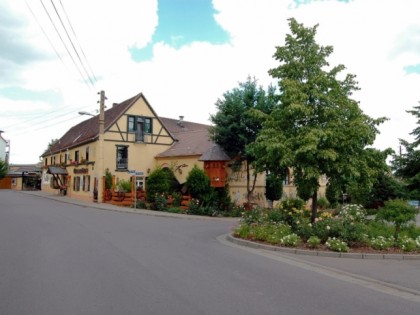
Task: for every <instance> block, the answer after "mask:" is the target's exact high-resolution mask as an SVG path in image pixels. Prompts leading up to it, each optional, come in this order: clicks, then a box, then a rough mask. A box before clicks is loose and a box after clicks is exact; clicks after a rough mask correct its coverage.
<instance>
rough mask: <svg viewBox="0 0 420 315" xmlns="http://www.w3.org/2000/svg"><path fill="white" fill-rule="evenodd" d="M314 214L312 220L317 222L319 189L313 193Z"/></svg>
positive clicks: (312, 208) (312, 209)
mask: <svg viewBox="0 0 420 315" xmlns="http://www.w3.org/2000/svg"><path fill="white" fill-rule="evenodd" d="M311 211H312V216H311V222H312V223H315V220H316V218H317V215H318V189H315V191H314V194H313V195H312V207H311Z"/></svg>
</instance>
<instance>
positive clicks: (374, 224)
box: [365, 221, 394, 238]
mask: <svg viewBox="0 0 420 315" xmlns="http://www.w3.org/2000/svg"><path fill="white" fill-rule="evenodd" d="M365 224H366V234H367V235H368V237H369V238H375V237H379V236H383V237H391V236H392V237H393V234H394V228H393V227H390V226H388V225H386V224H384V223H383V222H379V221H367V222H366V223H365Z"/></svg>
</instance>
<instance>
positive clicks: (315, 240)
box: [306, 235, 321, 248]
mask: <svg viewBox="0 0 420 315" xmlns="http://www.w3.org/2000/svg"><path fill="white" fill-rule="evenodd" d="M306 243H307V244H308V246H309V247H310V248H317V247H318V246H319V244H321V240H320V239H319V237H318V236H315V235H312V236H311V237H309V238H308V241H307V242H306Z"/></svg>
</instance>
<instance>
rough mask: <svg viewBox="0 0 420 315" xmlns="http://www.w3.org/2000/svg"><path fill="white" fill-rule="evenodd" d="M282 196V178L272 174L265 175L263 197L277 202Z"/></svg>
mask: <svg viewBox="0 0 420 315" xmlns="http://www.w3.org/2000/svg"><path fill="white" fill-rule="evenodd" d="M282 194H283V178H282V176H279V175H277V174H274V173H270V174H268V175H267V177H266V179H265V197H266V198H267V200H271V201H274V200H279V199H280V198H281V196H282Z"/></svg>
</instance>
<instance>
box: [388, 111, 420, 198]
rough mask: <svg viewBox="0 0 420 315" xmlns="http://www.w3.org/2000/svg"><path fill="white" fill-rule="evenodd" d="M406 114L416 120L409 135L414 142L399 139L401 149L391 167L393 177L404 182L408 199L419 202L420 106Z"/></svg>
mask: <svg viewBox="0 0 420 315" xmlns="http://www.w3.org/2000/svg"><path fill="white" fill-rule="evenodd" d="M407 113H410V114H412V115H413V116H415V117H416V118H417V127H416V128H415V129H414V130H413V131H412V132H411V133H410V134H411V135H413V136H414V141H413V142H409V141H406V140H403V139H400V146H401V149H400V152H399V153H398V154H395V155H394V157H393V161H392V167H393V169H394V170H395V176H397V177H399V178H402V179H403V180H404V181H405V183H406V185H407V189H408V191H409V193H410V197H411V198H414V199H417V200H420V150H419V149H418V145H419V144H420V106H414V108H413V109H412V110H408V111H407Z"/></svg>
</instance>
